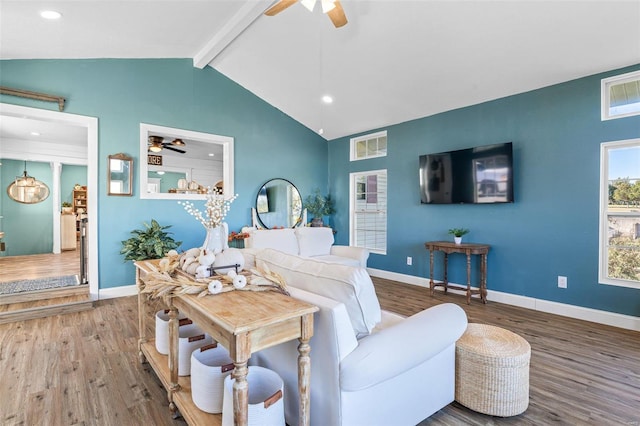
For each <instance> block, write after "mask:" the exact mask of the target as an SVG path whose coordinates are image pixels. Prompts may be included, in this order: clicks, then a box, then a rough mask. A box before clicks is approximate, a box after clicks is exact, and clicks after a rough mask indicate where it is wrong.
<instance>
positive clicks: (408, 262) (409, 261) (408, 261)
mask: <svg viewBox="0 0 640 426" xmlns="http://www.w3.org/2000/svg"><path fill="white" fill-rule="evenodd" d="M407 265H409V266H411V265H413V258H412V257H411V256H407Z"/></svg>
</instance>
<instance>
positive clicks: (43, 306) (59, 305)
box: [0, 289, 93, 324]
mask: <svg viewBox="0 0 640 426" xmlns="http://www.w3.org/2000/svg"><path fill="white" fill-rule="evenodd" d="M40 296H41V297H42V298H41V299H38V300H33V299H32V300H29V301H24V302H17V303H12V304H2V305H0V324H6V323H8V322H15V321H25V320H30V319H34V318H43V317H49V316H53V315H61V314H69V313H72V312H80V311H85V310H88V309H92V308H93V301H92V300H91V297H90V296H89V292H88V289H87V290H86V292H85V293H84V294H74V295H69V296H62V297H56V295H54V296H53V297H51V296H52V295H49V297H46V296H45V294H40Z"/></svg>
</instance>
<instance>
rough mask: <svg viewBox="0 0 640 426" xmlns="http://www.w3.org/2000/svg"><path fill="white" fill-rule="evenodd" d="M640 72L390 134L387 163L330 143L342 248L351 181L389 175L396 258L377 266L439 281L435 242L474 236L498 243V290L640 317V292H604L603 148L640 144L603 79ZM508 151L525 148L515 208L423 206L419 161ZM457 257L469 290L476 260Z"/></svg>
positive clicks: (634, 121) (453, 273) (639, 120)
mask: <svg viewBox="0 0 640 426" xmlns="http://www.w3.org/2000/svg"><path fill="white" fill-rule="evenodd" d="M636 69H640V66H635V67H631V68H627V69H623V70H619V71H616V72H609V73H606V74H601V75H596V76H591V77H587V78H582V79H579V80H574V81H570V82H567V83H564V84H559V85H555V86H552V87H547V88H543V89H540V90H535V91H532V92H528V93H523V94H520V95H516V96H511V97H508V98H503V99H498V100H495V101H492V102H487V103H483V104H480V105H475V106H471V107H468V108H462V109H458V110H454V111H450V112H446V113H442V114H438V115H434V116H430V117H426V118H423V119H419V120H415V121H410V122H407V123H402V124H398V125H395V126H389V127H387V128H386V130H388V155H387V157H385V158H377V159H371V160H364V161H355V162H349V138H341V139H336V140H333V141H331V142H329V181H330V191H331V194H332V196H334V197H335V200H336V207H337V212H338V213H337V214H336V215H335V217H334V218H333V219H334V222H335V227H336V228H337V231H338V233H337V235H336V239H337V241H338V243H342V244H345V243H348V239H349V218H348V212H349V207H348V206H349V204H348V194H349V173H350V172H356V171H365V170H376V169H387V171H388V182H389V183H388V185H389V186H388V193H389V199H388V203H389V208H388V247H387V255H384V256H383V255H375V254H373V255H372V256H371V257H370V260H369V266H370V267H372V268H377V269H382V270H386V271H393V272H398V273H402V274H407V275H413V276H419V277H423V278H424V277H428V275H429V262H428V252H427V251H426V250H425V248H424V242H425V241H429V240H450V239H451V236H450V235H447V230H448V229H449V228H453V227H465V228H469V229H470V230H471V233H470V234H468V235H467V236H465V239H466V241H468V242H479V243H486V244H490V245H491V252H490V254H489V258H488V263H489V265H488V288H489V289H490V290H497V291H501V292H507V293H512V294H516V295H523V296H529V297H533V298H540V299H545V300H551V301H557V302H562V303H568V304H572V305H578V306H584V307H590V308H596V309H602V310H606V311H613V312H618V313H623V314H629V315H635V316H638V315H640V290H635V289H630V288H622V287H614V286H609V285H601V284H598V224H599V222H598V221H599V219H598V210H599V191H600V181H599V174H600V144H601V143H602V142H607V141H615V140H623V139H632V138H638V137H640V117H630V118H623V119H617V120H610V121H601V120H600V80H601V79H602V78H605V77H608V76H611V75H616V74H619V73H623V72H630V71H633V70H636ZM416 90H419V88H416ZM375 130H380V129H373V130H372V131H375ZM366 133H370V132H366ZM507 141H513V148H514V157H515V158H514V162H515V163H514V169H515V173H514V176H515V187H514V189H515V199H516V202H515V203H513V204H506V205H504V204H500V205H421V204H420V195H419V182H418V157H419V155H421V154H426V153H434V152H440V151H447V150H451V149H460V148H468V147H472V146H476V145H487V144H493V143H498V142H507ZM639 167H640V165H639ZM407 256H412V257H413V266H407V265H406V258H407ZM450 259H451V260H450V264H449V266H450V267H449V271H450V280H451V281H453V282H458V283H466V267H465V265H464V263H463V262H464V257H463V256H459V255H458V256H452V257H451V258H450ZM441 273H442V268H440V267H438V269H436V275H437V276H438V277H441V276H442V275H441ZM558 275H564V276H567V277H568V284H569V285H568V288H567V289H559V288H558V286H557V276H558Z"/></svg>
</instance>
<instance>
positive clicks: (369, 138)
mask: <svg viewBox="0 0 640 426" xmlns="http://www.w3.org/2000/svg"><path fill="white" fill-rule="evenodd" d="M386 155H387V131H386V130H385V131H383V132H378V133H372V134H370V135H365V136H360V137H357V138H351V161H356V160H366V159H367V158H376V157H386Z"/></svg>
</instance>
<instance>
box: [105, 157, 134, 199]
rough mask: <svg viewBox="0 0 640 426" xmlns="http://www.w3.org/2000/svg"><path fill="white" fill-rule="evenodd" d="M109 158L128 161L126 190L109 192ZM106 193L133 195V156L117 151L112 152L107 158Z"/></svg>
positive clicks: (124, 195)
mask: <svg viewBox="0 0 640 426" xmlns="http://www.w3.org/2000/svg"><path fill="white" fill-rule="evenodd" d="M111 160H120V161H122V162H129V188H128V190H129V191H128V192H127V191H123V192H111ZM107 195H116V196H123V197H131V196H132V195H133V158H131V157H129V156H128V155H127V154H123V153H119V154H112V155H110V156H109V157H108V158H107Z"/></svg>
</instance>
